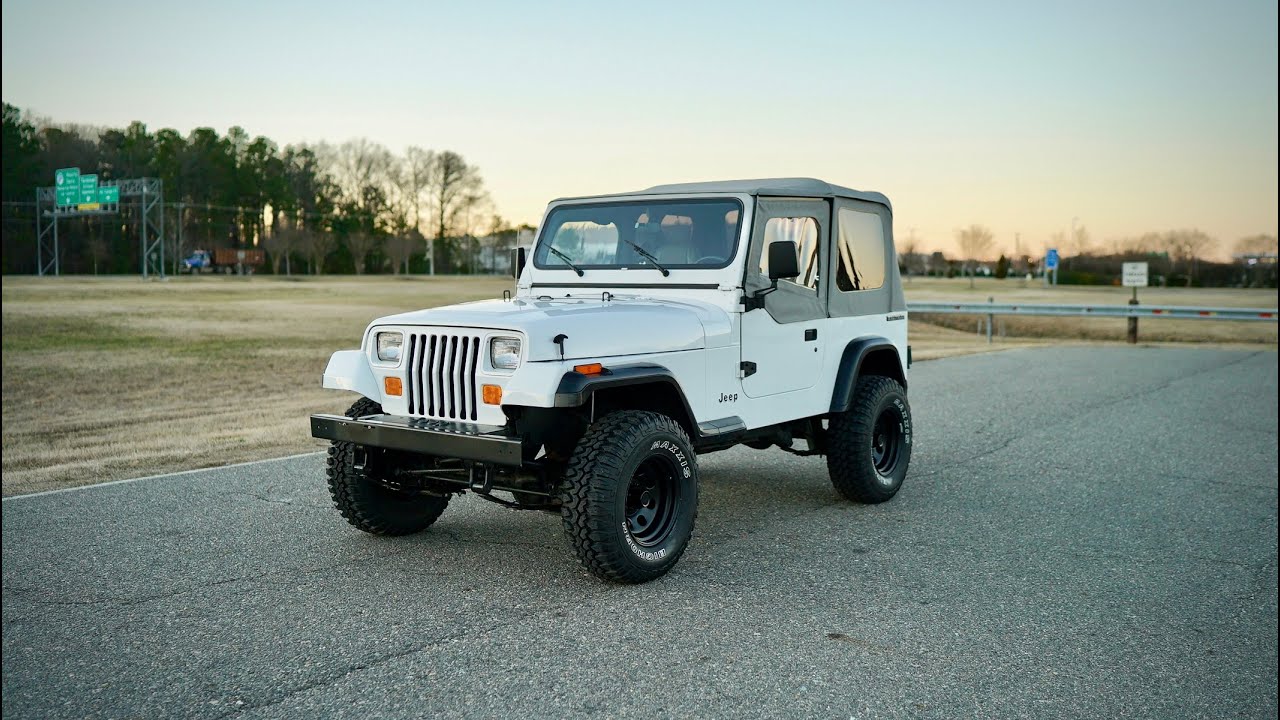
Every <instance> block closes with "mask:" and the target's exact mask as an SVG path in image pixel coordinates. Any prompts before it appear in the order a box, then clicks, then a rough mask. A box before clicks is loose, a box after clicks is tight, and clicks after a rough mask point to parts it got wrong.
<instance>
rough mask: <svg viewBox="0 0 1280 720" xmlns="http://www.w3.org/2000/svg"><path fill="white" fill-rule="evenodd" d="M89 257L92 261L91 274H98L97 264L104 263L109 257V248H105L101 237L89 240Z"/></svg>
mask: <svg viewBox="0 0 1280 720" xmlns="http://www.w3.org/2000/svg"><path fill="white" fill-rule="evenodd" d="M88 250H89V257H90V259H92V260H93V274H94V275H97V274H98V263H104V264H105V263H106V262H107V259H108V258H110V257H111V248H110V247H108V246H107V241H106V240H103V239H102V237H101V236H99V235H94V236H93V237H91V238H89V247H88Z"/></svg>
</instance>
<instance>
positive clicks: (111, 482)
mask: <svg viewBox="0 0 1280 720" xmlns="http://www.w3.org/2000/svg"><path fill="white" fill-rule="evenodd" d="M324 453H325V451H324V450H313V451H311V452H305V453H298V454H297V455H285V456H284V457H277V458H267V459H266V460H249V461H247V462H238V463H231V464H230V465H214V466H212V467H206V468H196V469H194V470H179V471H178V472H171V473H163V474H160V475H147V476H145V477H136V478H125V479H124V480H108V481H107V482H100V483H92V484H89V485H77V486H75V487H69V488H58V489H57V490H41V491H40V492H33V493H23V494H22V495H10V496H9V497H7V498H4V500H3V502H9V501H10V500H22V499H23V498H33V497H41V496H42V495H60V494H62V493H69V492H75V491H77V490H92V489H94V488H102V487H107V486H109V485H127V484H129V483H136V482H141V481H143V480H156V479H159V478H167V477H179V476H181V475H192V474H194V473H202V472H209V471H210V470H225V469H227V468H234V467H244V466H246V465H261V464H262V463H272V462H280V461H282V460H296V459H298V458H304V457H310V456H312V455H323V454H324Z"/></svg>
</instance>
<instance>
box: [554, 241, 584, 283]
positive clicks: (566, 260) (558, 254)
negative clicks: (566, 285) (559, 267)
mask: <svg viewBox="0 0 1280 720" xmlns="http://www.w3.org/2000/svg"><path fill="white" fill-rule="evenodd" d="M547 250H550V251H551V254H552V255H555V256H556V257H558V258H560V259H561V260H563V261H564V264H565V265H568V266H569V267H570V268H572V269H573V271H574V272H576V273H578V277H582V268H580V267H578V266H577V265H574V264H573V261H572V260H570V259H569V256H568V255H565V254H564V253H562V252H560V251H559V250H557V249H555V248H554V247H552V246H551V245H548V246H547Z"/></svg>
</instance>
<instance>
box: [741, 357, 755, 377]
mask: <svg viewBox="0 0 1280 720" xmlns="http://www.w3.org/2000/svg"><path fill="white" fill-rule="evenodd" d="M738 369H739V370H741V375H740V376H741V377H744V378H749V377H751V376H752V375H755V374H756V364H755V363H753V362H751V361H750V360H743V361H742V362H741V363H739V364H738Z"/></svg>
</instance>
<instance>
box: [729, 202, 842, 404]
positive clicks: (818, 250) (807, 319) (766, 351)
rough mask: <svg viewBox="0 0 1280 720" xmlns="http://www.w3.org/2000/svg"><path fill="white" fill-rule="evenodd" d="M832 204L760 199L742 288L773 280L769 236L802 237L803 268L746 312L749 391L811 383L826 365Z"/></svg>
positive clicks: (758, 393) (761, 393)
mask: <svg viewBox="0 0 1280 720" xmlns="http://www.w3.org/2000/svg"><path fill="white" fill-rule="evenodd" d="M830 224H831V205H830V204H829V203H828V202H827V201H826V200H810V199H806V198H769V197H761V198H758V199H757V200H756V212H755V221H754V223H753V226H752V230H751V246H750V249H749V254H748V256H747V264H746V270H745V275H744V277H743V288H744V289H745V290H746V292H747V294H748V295H751V294H754V293H755V292H756V291H759V290H763V289H766V288H768V287H769V285H770V280H769V275H768V272H769V268H768V264H767V263H768V256H769V255H768V251H767V250H766V248H767V246H768V244H769V243H770V242H773V241H775V240H790V241H793V242H795V243H796V248H797V252H798V253H799V267H800V276H799V277H797V278H794V279H792V280H779V281H778V289H777V290H775V291H773V292H771V293H769V294H768V295H765V296H764V308H763V309H757V310H752V311H750V312H746V313H743V314H742V322H741V323H740V327H741V332H742V345H741V346H742V368H743V370H742V373H741V374H742V375H743V378H742V391H743V393H744V394H746V396H747V397H752V398H758V397H765V396H768V395H776V394H778V393H785V392H794V391H797V390H804V389H806V388H810V387H812V386H813V385H814V383H815V382H817V380H818V376H819V375H820V374H821V371H822V361H823V350H822V348H823V338H822V337H821V333H820V332H819V328H820V326H821V325H822V324H823V323H821V322H820V321H821V320H822V319H824V318H826V316H827V300H826V294H825V293H824V292H823V289H822V285H823V280H824V278H823V271H824V268H826V267H829V259H828V244H829V243H828V238H829V236H830Z"/></svg>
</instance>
